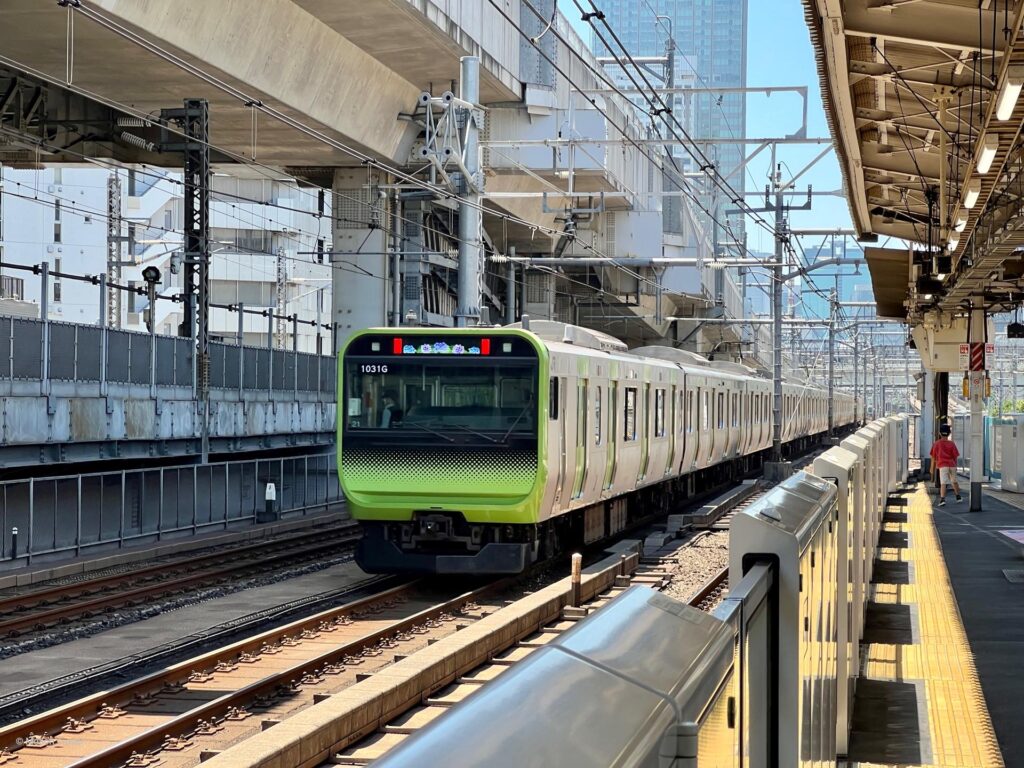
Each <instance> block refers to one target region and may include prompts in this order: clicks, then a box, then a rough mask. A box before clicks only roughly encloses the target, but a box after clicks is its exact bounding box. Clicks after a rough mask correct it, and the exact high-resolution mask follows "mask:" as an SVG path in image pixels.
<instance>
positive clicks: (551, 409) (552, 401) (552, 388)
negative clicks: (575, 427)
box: [548, 376, 559, 421]
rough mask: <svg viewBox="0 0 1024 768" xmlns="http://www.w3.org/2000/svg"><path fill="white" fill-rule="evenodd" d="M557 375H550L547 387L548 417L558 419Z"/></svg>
mask: <svg viewBox="0 0 1024 768" xmlns="http://www.w3.org/2000/svg"><path fill="white" fill-rule="evenodd" d="M558 389H559V387H558V377H557V376H552V377H551V380H550V382H549V388H548V418H550V419H551V420H552V421H557V420H558Z"/></svg>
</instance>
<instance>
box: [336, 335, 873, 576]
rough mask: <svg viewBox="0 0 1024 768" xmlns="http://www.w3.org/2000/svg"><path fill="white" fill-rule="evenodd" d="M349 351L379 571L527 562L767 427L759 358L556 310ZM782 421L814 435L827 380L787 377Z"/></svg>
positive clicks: (732, 452) (352, 447)
mask: <svg viewBox="0 0 1024 768" xmlns="http://www.w3.org/2000/svg"><path fill="white" fill-rule="evenodd" d="M340 360H341V362H340V365H341V371H340V384H339V387H338V391H339V393H340V402H339V406H338V472H339V477H340V478H341V484H342V487H343V489H344V491H345V495H346V498H347V500H348V505H349V510H350V511H351V514H352V516H353V517H354V518H355V519H357V520H359V521H360V523H361V525H362V528H363V538H362V540H361V542H360V544H359V548H358V550H357V560H358V562H359V564H360V565H361V566H362V567H363V568H364V569H365V570H367V571H370V572H422V573H518V572H520V571H522V570H523V569H525V568H526V567H527V566H528V565H529V564H530V563H532V562H535V561H536V560H538V559H543V558H546V557H548V556H550V555H551V554H553V553H554V552H556V551H558V550H559V549H561V548H563V547H565V546H568V545H570V544H572V545H576V544H579V543H590V542H594V541H598V540H600V539H602V538H605V537H607V536H609V535H612V534H614V533H617V532H619V531H621V530H622V529H623V528H625V526H626V525H627V523H628V522H629V521H630V520H631V519H633V518H635V517H638V516H640V515H641V514H642V513H648V512H650V511H653V510H656V509H665V510H668V509H670V508H671V506H672V504H673V503H675V501H677V500H678V499H680V498H683V497H685V496H688V495H692V494H693V493H694V492H695V491H696V490H697V489H698V488H704V487H707V485H708V484H710V483H718V482H721V481H722V480H725V479H727V478H729V477H733V476H737V475H738V474H740V473H743V472H746V471H748V470H749V469H751V468H753V467H754V466H756V464H757V463H758V462H759V461H760V459H761V456H760V455H759V454H761V452H763V451H764V450H766V449H767V448H769V447H770V446H771V441H772V386H771V382H770V381H767V380H765V379H763V378H761V377H758V376H756V375H754V374H753V372H752V371H751V370H750V369H747V368H745V367H743V366H739V365H736V364H731V363H715V362H709V361H707V360H706V359H704V358H702V357H700V356H699V355H694V354H692V353H688V352H682V351H680V350H674V349H671V348H665V347H645V348H642V349H637V350H632V351H627V349H626V347H625V345H624V344H622V342H620V341H618V340H617V339H614V338H612V337H610V336H607V335H604V334H600V333H597V332H595V331H591V330H587V329H583V328H576V327H574V326H566V325H563V324H561V323H553V322H545V321H535V322H534V323H533V324H532V325H531V327H530V329H529V330H527V329H524V328H522V327H516V326H507V327H504V328H486V329H485V328H467V329H454V330H451V329H437V328H400V329H370V330H367V331H363V332H360V333H358V334H356V335H354V336H353V337H352V338H351V339H350V340H349V342H348V344H347V345H346V347H345V349H344V350H343V353H342V355H341V358H340ZM846 399H849V398H848V396H847V395H843V394H837V396H836V402H837V410H836V420H835V423H836V424H837V425H844V424H847V423H850V422H852V413H853V408H852V400H851V401H850V403H846ZM839 404H841V407H840V405H839ZM844 414H849V416H846V415H844ZM782 424H783V440H784V442H786V443H787V444H790V445H791V446H792V447H803V446H804V445H806V444H809V440H810V438H812V437H813V436H814V435H816V434H818V433H821V432H824V431H825V429H826V428H827V402H826V398H825V393H824V392H823V391H822V390H820V389H818V388H815V387H809V386H806V385H804V384H798V383H793V382H786V383H785V384H784V386H783V420H782Z"/></svg>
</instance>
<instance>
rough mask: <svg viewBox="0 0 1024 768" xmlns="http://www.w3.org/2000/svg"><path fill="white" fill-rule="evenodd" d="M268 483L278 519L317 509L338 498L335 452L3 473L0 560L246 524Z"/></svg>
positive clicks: (258, 509)
mask: <svg viewBox="0 0 1024 768" xmlns="http://www.w3.org/2000/svg"><path fill="white" fill-rule="evenodd" d="M268 482H272V483H274V485H275V487H276V490H277V509H278V511H279V516H280V517H282V518H292V517H301V516H304V515H308V514H313V513H316V512H322V511H325V510H327V509H329V508H330V506H331V505H333V504H336V503H338V502H340V501H341V500H342V498H343V497H342V492H341V487H340V485H339V483H338V475H337V465H336V461H335V454H334V453H317V454H308V455H302V456H294V457H287V458H273V459H252V460H249V461H230V462H219V463H211V464H189V465H183V466H168V467H161V468H146V469H128V470H121V471H116V472H96V473H92V474H76V475H67V476H63V477H46V478H27V479H23V480H6V481H3V482H0V526H2V528H0V545H2V548H0V568H2V567H3V566H4V565H6V566H8V567H10V566H13V565H14V564H15V562H16V563H17V564H18V565H23V564H27V563H31V562H33V560H35V559H36V558H44V559H48V558H56V556H58V555H62V554H63V555H71V554H75V555H78V554H81V553H83V552H84V551H87V550H103V549H111V550H113V549H117V548H120V547H122V546H124V545H126V544H129V543H138V542H142V541H146V540H150V541H158V540H161V539H163V538H176V537H184V536H191V535H194V534H196V533H199V532H204V531H208V530H211V529H214V528H218V527H220V528H224V529H227V528H228V527H232V528H234V527H244V526H245V524H247V523H248V524H252V523H254V522H255V521H256V519H257V515H258V514H259V513H260V512H262V511H263V509H264V507H265V501H264V498H265V496H264V494H265V489H266V484H267V483H268ZM15 529H17V539H16V541H15V537H14V530H15Z"/></svg>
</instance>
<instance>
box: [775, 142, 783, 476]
mask: <svg viewBox="0 0 1024 768" xmlns="http://www.w3.org/2000/svg"><path fill="white" fill-rule="evenodd" d="M774 154H775V148H774V147H772V155H773V160H774ZM772 166H773V168H774V170H775V264H774V265H773V267H772V321H773V323H772V354H773V361H772V368H773V371H772V385H773V395H772V461H773V462H778V463H781V462H782V268H783V258H784V253H785V246H786V233H785V229H786V217H785V211H784V210H783V198H782V185H781V183H780V182H781V173H782V171H781V170H779V169H778V167H777V166H775V164H774V162H773V163H772Z"/></svg>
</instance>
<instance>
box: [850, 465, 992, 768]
mask: <svg viewBox="0 0 1024 768" xmlns="http://www.w3.org/2000/svg"><path fill="white" fill-rule="evenodd" d="M908 498H909V502H910V504H909V506H907V507H904V508H903V509H905V510H906V511H907V512H908V514H907V521H908V522H906V523H886V524H885V525H884V526H883V530H886V531H905V532H907V533H909V534H910V541H909V548H906V549H882V550H880V551H879V557H880V559H883V560H907V561H909V562H910V564H911V565H910V570H911V582H912V583H911V584H909V585H894V584H877V585H874V586H873V588H872V591H873V599H875V600H876V601H877V602H880V603H892V604H901V605H913V606H915V607H916V611H914V612H915V613H916V625H915V627H914V629H915V632H916V633H917V635H916V637H915V640H916V643H915V644H914V645H889V644H878V643H871V644H866V645H864V646H863V648H862V653H863V655H862V659H863V664H862V675H863V676H865V677H870V678H874V679H876V680H896V681H901V682H914V683H917V682H920V681H923V684H924V690H925V695H924V699H925V705H926V707H927V726H928V733H927V734H922V736H923V737H924V738H927V740H928V744H927V748H926V749H922V752H923V754H922V758H924V759H926V760H927V759H928V758H930V760H928V762H923V763H921V765H924V766H942V767H943V768H951V767H953V766H956V768H975V767H976V768H1003V758H1002V754H1001V753H1000V751H999V744H998V743H997V741H996V736H995V731H994V730H993V728H992V720H991V718H990V717H989V713H988V707H987V706H986V704H985V697H984V694H983V693H982V690H981V684H980V682H979V681H978V672H977V669H976V668H975V666H974V654H973V653H971V647H970V644H969V643H968V641H967V634H966V632H965V631H964V627H963V621H962V619H961V617H960V611H959V608H958V607H957V603H956V596H955V594H954V592H953V587H952V584H951V583H950V580H949V573H948V571H947V570H946V561H945V558H944V557H943V556H942V547H941V546H940V543H939V537H938V534H937V533H936V530H935V521H934V513H933V511H932V505H931V499H930V497H929V496H928V493H927V492H926V490H925V487H924V486H923V485H919V486H918V488H917V490H916V491H915V492H914V493H913V494H912V495H911V496H909V497H908ZM896 509H897V510H898V509H899V508H896ZM913 610H914V609H912V611H913ZM858 765H859V766H860V767H861V768H881V767H880V766H878V765H877V764H869V763H859V764H858ZM886 768H889V766H886Z"/></svg>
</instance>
